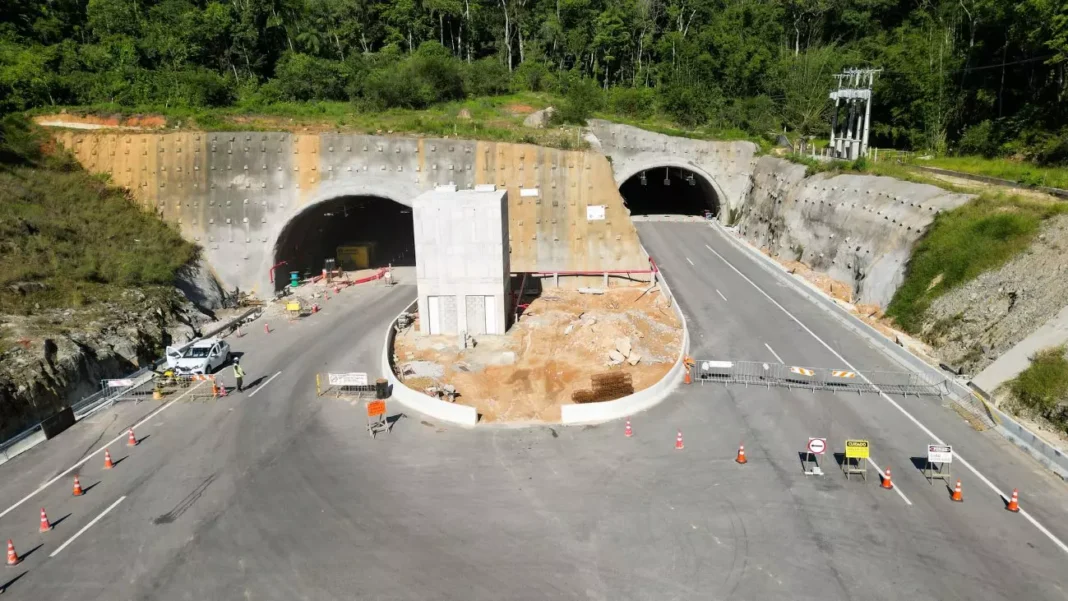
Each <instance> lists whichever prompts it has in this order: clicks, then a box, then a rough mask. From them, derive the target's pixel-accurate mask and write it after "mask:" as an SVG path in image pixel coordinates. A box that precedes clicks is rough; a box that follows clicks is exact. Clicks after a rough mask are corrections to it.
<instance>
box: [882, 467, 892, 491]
mask: <svg viewBox="0 0 1068 601" xmlns="http://www.w3.org/2000/svg"><path fill="white" fill-rule="evenodd" d="M893 487H894V483H893V481H891V480H890V466H889V465H888V466H886V475H885V476H883V488H885V489H886V490H890V489H891V488H893Z"/></svg>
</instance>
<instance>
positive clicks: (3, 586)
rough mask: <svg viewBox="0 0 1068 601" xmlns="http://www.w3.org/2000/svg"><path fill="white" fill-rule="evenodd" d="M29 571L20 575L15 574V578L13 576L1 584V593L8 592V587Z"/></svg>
mask: <svg viewBox="0 0 1068 601" xmlns="http://www.w3.org/2000/svg"><path fill="white" fill-rule="evenodd" d="M28 573H29V571H26V572H23V573H21V574H19V575H18V576H15V577H14V578H12V579H11V580H8V581H7V582H5V583H3V584H0V593H6V592H7V589H8V588H9V587H10V586H11V585H12V584H15V583H16V582H18V580H19V579H20V578H22V577H23V576H25V575H26V574H28Z"/></svg>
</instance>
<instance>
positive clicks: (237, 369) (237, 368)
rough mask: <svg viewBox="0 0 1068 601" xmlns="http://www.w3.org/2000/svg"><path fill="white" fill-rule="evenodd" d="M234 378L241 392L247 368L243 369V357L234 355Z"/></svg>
mask: <svg viewBox="0 0 1068 601" xmlns="http://www.w3.org/2000/svg"><path fill="white" fill-rule="evenodd" d="M234 380H236V381H237V391H238V392H241V390H242V388H243V386H244V382H245V370H243V369H241V359H239V358H237V357H234Z"/></svg>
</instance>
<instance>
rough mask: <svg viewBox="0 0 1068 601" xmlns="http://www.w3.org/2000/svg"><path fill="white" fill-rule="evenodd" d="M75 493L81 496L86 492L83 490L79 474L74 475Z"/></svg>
mask: <svg viewBox="0 0 1068 601" xmlns="http://www.w3.org/2000/svg"><path fill="white" fill-rule="evenodd" d="M73 494H74V496H76V497H80V496H82V494H84V491H82V483H81V481H80V480H78V476H74V492H73Z"/></svg>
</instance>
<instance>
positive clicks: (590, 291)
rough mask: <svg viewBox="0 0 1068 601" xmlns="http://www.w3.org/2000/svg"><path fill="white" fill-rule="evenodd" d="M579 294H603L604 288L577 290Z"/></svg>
mask: <svg viewBox="0 0 1068 601" xmlns="http://www.w3.org/2000/svg"><path fill="white" fill-rule="evenodd" d="M578 291H579V294H604V288H579V289H578Z"/></svg>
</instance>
